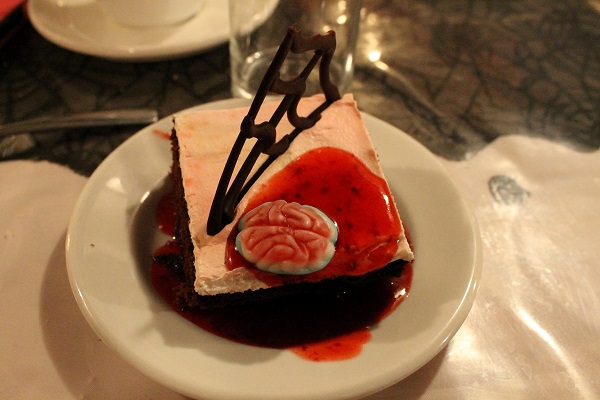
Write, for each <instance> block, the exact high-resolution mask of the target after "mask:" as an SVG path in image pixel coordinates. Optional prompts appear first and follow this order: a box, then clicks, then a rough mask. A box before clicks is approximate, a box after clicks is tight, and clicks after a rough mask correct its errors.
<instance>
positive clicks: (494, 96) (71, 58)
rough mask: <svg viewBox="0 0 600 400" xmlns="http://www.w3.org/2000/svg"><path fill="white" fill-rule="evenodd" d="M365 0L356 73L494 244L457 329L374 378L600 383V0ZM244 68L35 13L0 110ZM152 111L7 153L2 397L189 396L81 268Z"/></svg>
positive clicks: (178, 85)
mask: <svg viewBox="0 0 600 400" xmlns="http://www.w3.org/2000/svg"><path fill="white" fill-rule="evenodd" d="M363 7H364V12H363V15H362V19H361V34H360V41H359V45H358V49H357V53H356V66H355V68H356V71H355V77H354V81H353V83H352V85H351V87H350V89H349V91H351V92H353V93H354V95H355V97H356V99H357V102H358V104H359V108H360V109H361V110H363V111H365V112H367V113H369V114H371V115H374V116H376V117H378V118H380V119H382V120H384V121H387V122H389V123H391V124H392V125H394V126H396V127H397V128H399V129H401V130H402V131H404V132H406V133H408V134H409V135H411V136H412V137H414V138H415V139H416V140H418V141H419V142H420V143H422V144H423V145H425V146H426V147H427V148H428V149H429V150H430V151H431V152H432V153H434V154H435V155H436V156H437V157H438V158H439V160H440V162H442V164H443V165H444V166H445V167H446V169H447V170H448V172H449V174H450V176H451V177H452V179H453V181H454V182H455V184H456V186H457V187H458V189H459V190H460V191H461V193H463V195H464V197H465V199H466V201H467V202H468V204H469V205H470V207H471V208H472V209H473V213H474V214H475V216H476V218H477V220H478V222H479V227H480V231H481V236H482V243H483V256H484V261H483V275H482V277H481V281H480V285H479V288H478V294H477V298H476V300H475V303H474V306H473V309H472V311H471V313H470V314H469V317H468V318H467V320H466V322H465V324H464V325H463V326H462V327H461V329H460V330H459V331H458V333H457V334H456V336H455V337H454V338H453V339H452V341H450V343H449V344H448V346H447V347H446V348H445V349H444V350H443V351H442V352H441V353H440V354H439V355H438V356H436V357H435V358H434V359H433V360H431V361H430V362H429V363H428V364H426V365H425V366H424V367H422V368H421V369H420V370H418V371H417V372H415V373H414V374H413V375H411V376H409V377H408V378H406V379H404V380H403V381H401V382H399V383H397V384H395V385H394V386H392V387H390V388H387V389H385V390H383V391H381V392H379V393H376V394H373V395H372V396H371V397H370V398H371V399H396V398H408V399H441V398H476V399H479V398H504V397H507V396H510V397H513V398H524V399H525V398H526V399H537V398H540V399H541V398H544V399H547V398H557V399H558V398H560V399H563V398H581V399H593V398H600V382H599V381H598V379H597V377H598V376H600V294H599V293H600V290H598V287H600V263H599V262H598V260H599V259H600V251H599V250H598V246H597V242H598V239H600V233H599V232H600V207H599V206H598V204H597V200H598V198H599V197H600V153H599V151H598V148H599V146H600V2H598V1H597V0H587V1H583V0H566V1H562V0H561V1H558V0H550V1H546V0H521V1H503V2H491V1H484V0H412V1H403V0H397V1H386V0H379V1H377V0H365V1H364V2H363ZM0 43H1V42H0ZM228 71H229V58H228V48H227V45H226V44H222V45H219V46H217V47H214V48H211V49H208V50H205V51H202V52H199V53H197V54H192V55H188V56H185V57H182V58H179V59H171V60H164V61H154V62H124V61H120V62H117V61H111V60H106V59H101V58H96V57H91V56H86V55H82V54H77V53H74V52H71V51H69V50H66V49H62V48H60V47H58V46H56V45H55V44H53V43H51V42H49V41H47V40H46V39H44V38H43V37H42V36H41V35H40V34H39V33H38V32H36V30H35V29H34V28H33V27H32V26H31V25H30V24H28V23H26V24H25V25H24V26H22V27H21V28H20V29H19V30H18V31H17V32H16V34H15V35H14V36H12V38H11V39H10V40H9V41H7V42H6V43H4V44H3V45H2V47H0V124H2V123H7V122H12V121H17V120H22V119H27V118H33V117H40V116H53V115H65V114H69V113H73V112H79V111H92V110H105V109H114V108H125V107H150V108H155V109H156V110H158V112H159V114H160V116H161V117H166V116H169V115H171V114H172V113H174V112H176V111H179V110H182V109H185V108H188V107H191V106H194V105H198V104H202V103H206V102H210V101H214V100H219V99H225V98H229V97H230V96H231V95H230V91H229V85H230V80H229V73H228ZM138 129H139V127H124V128H115V127H111V128H101V129H93V130H92V129H80V130H71V131H56V132H52V133H46V134H33V135H32V139H33V141H34V145H33V147H32V148H31V149H29V150H27V151H25V152H22V153H18V154H14V155H11V156H9V157H5V158H3V159H2V160H1V161H0V186H1V187H2V191H1V192H0V232H1V233H2V236H1V237H0V249H1V253H2V259H1V260H0V292H1V293H0V297H1V298H2V302H3V308H4V312H3V318H2V322H0V326H1V331H2V337H3V339H2V341H1V343H0V359H1V360H2V363H1V364H2V366H1V367H0V397H2V398H90V399H96V398H97V399H113V398H114V399H118V398H157V399H158V398H160V399H167V398H182V396H180V395H178V394H177V393H174V392H171V391H170V390H168V389H166V388H164V387H162V386H160V385H158V384H157V383H155V382H152V381H151V380H149V379H148V378H146V377H145V376H143V375H142V374H141V373H139V372H137V371H136V370H134V369H133V368H131V367H130V366H129V365H127V364H126V363H125V362H124V361H122V360H121V359H120V358H119V356H118V355H116V354H114V353H113V352H112V351H111V350H110V349H108V348H107V347H106V346H105V345H104V344H103V343H102V342H101V341H99V339H98V338H97V337H96V336H95V335H94V333H93V332H92V331H91V329H90V328H89V327H88V326H87V324H86V322H85V320H84V318H83V316H82V315H81V314H80V313H79V311H78V309H77V306H76V304H75V300H74V298H73V296H72V294H71V291H70V288H69V283H68V280H67V276H66V272H65V261H64V258H65V254H64V240H65V232H66V227H67V224H68V221H69V217H70V215H71V212H72V210H73V206H74V204H75V202H76V200H77V197H78V195H79V193H80V191H81V189H82V188H83V186H84V185H85V183H86V181H87V179H88V177H89V176H90V174H91V173H92V172H93V171H94V170H95V168H96V167H97V166H98V165H99V163H100V162H102V160H103V159H104V158H105V157H106V156H107V155H108V154H109V153H110V152H112V151H113V150H114V149H115V148H116V147H117V146H119V145H120V144H121V143H122V142H123V141H124V140H126V139H127V138H128V137H130V136H131V135H132V134H133V133H135V132H136V131H137V130H138ZM0 145H1V143H0Z"/></svg>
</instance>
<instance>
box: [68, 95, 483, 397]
mask: <svg viewBox="0 0 600 400" xmlns="http://www.w3.org/2000/svg"><path fill="white" fill-rule="evenodd" d="M242 104H247V102H244V101H242V100H226V101H221V102H215V103H210V104H206V105H203V106H202V107H204V108H227V107H234V106H240V105H242ZM363 117H364V120H365V123H366V126H367V128H368V129H369V131H370V132H371V133H372V139H373V142H374V144H375V147H376V149H377V151H378V152H379V156H380V159H381V164H382V167H383V170H384V173H385V175H386V177H387V179H388V182H389V183H390V187H391V189H392V192H393V193H394V197H395V198H396V201H397V203H398V208H399V211H400V214H401V215H402V219H403V221H404V223H405V225H406V227H407V229H408V230H409V231H410V234H411V238H412V242H413V244H414V248H415V262H414V266H413V268H414V269H413V271H414V275H413V281H412V286H411V290H410V294H409V296H408V298H407V299H406V300H405V301H404V302H403V303H402V304H401V305H400V306H399V307H398V309H396V310H395V311H394V312H393V313H391V314H390V315H389V316H387V317H386V318H385V319H384V320H383V321H381V323H380V324H379V325H378V326H377V327H374V328H373V329H372V330H371V333H372V335H373V336H372V339H371V341H370V342H369V343H367V344H366V345H365V346H364V348H363V351H362V353H361V354H360V355H359V356H358V357H356V358H353V359H350V360H346V361H340V362H321V363H318V362H311V361H307V360H304V359H302V358H300V357H297V356H296V355H295V354H293V353H292V352H291V351H287V350H277V349H268V348H259V347H253V346H246V345H243V344H239V343H235V342H231V341H228V340H225V339H222V338H220V337H217V336H215V335H213V334H211V333H209V332H207V331H204V330H202V329H200V328H198V327H197V326H196V325H194V324H193V323H191V322H189V321H188V320H186V319H184V318H182V317H181V316H179V314H177V313H175V312H174V311H172V310H171V308H170V307H169V306H168V305H166V304H165V303H164V302H163V301H162V299H161V298H160V297H159V296H158V295H157V294H156V293H155V292H154V290H153V289H152V287H151V286H150V283H149V282H148V276H147V270H148V266H149V262H150V256H149V255H150V254H151V253H152V250H153V249H155V248H156V247H157V246H159V245H160V244H163V243H164V242H165V241H166V240H167V237H166V236H164V235H161V234H160V233H159V232H158V230H157V229H156V220H155V210H156V201H157V199H158V198H160V191H161V190H164V189H163V188H164V181H165V179H166V176H167V174H168V173H169V168H170V165H171V155H170V142H169V140H168V139H166V134H167V133H168V132H170V130H171V126H172V119H171V118H170V117H168V118H164V119H163V120H161V121H159V122H157V123H155V124H153V125H150V126H148V127H146V128H145V129H143V130H141V131H140V132H139V133H137V134H136V135H134V136H133V137H132V138H130V139H129V140H128V141H126V142H125V143H124V144H123V145H121V146H120V147H119V148H117V149H116V150H115V151H114V152H113V153H112V154H111V155H109V156H108V157H107V158H106V160H105V161H104V162H103V163H102V164H101V165H100V166H99V167H98V168H97V169H96V171H95V172H94V174H93V175H92V176H91V177H90V179H89V181H88V183H87V185H86V187H85V188H84V190H83V192H82V193H81V196H80V198H79V201H78V203H77V205H76V207H75V210H74V212H73V216H72V218H71V223H70V226H69V231H68V235H67V250H66V256H67V271H68V274H69V279H70V282H71V287H72V289H73V293H74V294H75V297H76V299H77V302H78V304H79V306H80V308H81V311H82V313H83V315H84V316H85V317H86V319H87V321H88V322H89V323H90V325H91V326H92V328H93V329H94V331H95V332H96V333H97V334H98V336H99V337H100V338H101V339H102V341H103V342H104V343H106V344H107V345H108V346H110V347H111V348H112V349H114V350H115V351H116V352H117V353H118V354H119V355H120V356H122V357H123V358H124V359H125V360H127V361H128V362H130V363H131V364H132V365H133V366H134V367H136V368H137V369H139V370H140V371H141V372H143V373H145V374H146V375H148V376H149V377H151V378H153V379H155V380H156V381H158V382H160V383H161V384H163V385H165V386H167V387H169V388H171V389H173V390H175V391H178V392H180V393H182V394H185V395H187V396H190V397H194V398H210V399H234V398H235V399H245V400H256V399H262V400H292V399H295V400H299V399H305V400H307V399H324V398H339V399H341V398H345V399H346V398H357V397H360V396H365V395H368V394H370V393H373V392H375V391H378V390H381V389H383V388H385V387H387V386H390V385H392V384H393V383H394V382H397V381H399V380H401V379H403V378H404V377H406V376H408V375H409V374H411V373H413V372H414V371H416V370H417V369H419V368H420V367H422V366H423V365H424V364H425V363H427V362H428V361H429V360H431V359H432V358H433V357H434V356H435V355H436V354H437V353H438V352H439V351H440V350H441V349H443V348H444V347H445V346H446V345H447V344H448V341H449V340H450V338H452V336H453V335H454V334H455V333H456V331H457V330H458V328H459V327H460V326H461V325H462V323H463V321H464V320H465V318H466V316H467V314H468V312H469V310H470V309H471V305H472V304H473V300H474V298H475V289H476V287H477V281H478V280H479V277H480V275H481V243H480V237H479V232H478V229H477V225H476V222H475V220H474V218H473V215H472V214H471V211H470V210H469V209H468V207H467V205H466V204H465V203H464V201H463V200H462V198H461V196H460V194H459V192H458V191H457V190H456V189H455V187H454V186H453V184H452V182H451V179H450V177H449V176H448V174H447V173H446V171H445V170H444V168H443V167H442V165H441V164H440V162H439V161H438V159H437V158H436V157H435V156H434V155H433V154H431V153H430V152H429V151H428V150H427V149H426V148H425V147H423V146H422V145H421V144H419V143H417V142H416V141H415V140H414V139H412V138H411V137H409V136H408V135H406V134H405V133H403V132H401V131H399V130H398V129H396V128H395V127H393V126H391V125H389V124H387V123H385V122H383V121H381V120H378V119H376V118H374V117H372V116H370V115H367V114H363Z"/></svg>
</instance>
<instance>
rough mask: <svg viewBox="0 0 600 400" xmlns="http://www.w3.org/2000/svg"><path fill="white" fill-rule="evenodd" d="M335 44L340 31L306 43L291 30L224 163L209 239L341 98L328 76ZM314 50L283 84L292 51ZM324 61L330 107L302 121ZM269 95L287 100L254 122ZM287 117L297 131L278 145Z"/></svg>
mask: <svg viewBox="0 0 600 400" xmlns="http://www.w3.org/2000/svg"><path fill="white" fill-rule="evenodd" d="M335 45H336V41H335V32H333V31H329V32H327V33H326V34H325V35H315V36H312V37H310V38H304V37H302V34H301V30H300V29H298V28H297V27H296V25H292V26H290V27H289V28H288V31H287V34H286V36H285V38H284V39H283V41H282V42H281V45H280V46H279V49H278V50H277V53H276V54H275V57H274V58H273V61H272V62H271V64H270V66H269V68H268V69H267V72H266V73H265V76H264V77H263V79H262V81H261V83H260V86H259V88H258V91H257V93H256V95H255V96H254V100H253V101H252V104H251V105H250V109H249V110H248V114H247V115H246V116H245V117H244V119H243V120H242V123H241V126H240V133H239V135H238V137H237V139H236V141H235V143H234V145H233V148H232V149H231V153H230V154H229V157H228V158H227V162H226V163H225V168H224V169H223V173H222V174H221V178H220V180H219V184H218V186H217V190H216V193H215V197H214V199H213V202H212V206H211V208H210V214H209V216H208V223H207V227H206V231H207V233H208V234H209V235H216V234H217V233H219V232H220V231H221V230H222V229H223V228H224V227H225V225H227V224H229V223H230V222H231V221H233V219H234V217H235V207H236V206H237V204H238V203H239V199H241V198H242V197H243V196H244V194H246V192H247V191H248V189H250V187H251V186H252V184H254V182H256V180H257V179H258V177H259V176H260V175H261V174H262V173H263V171H264V170H265V169H266V168H267V167H268V166H269V165H270V164H271V163H272V162H273V161H274V160H275V159H276V158H277V157H278V156H279V155H280V154H283V153H284V152H285V151H286V150H287V149H288V147H289V146H290V144H291V143H292V141H293V140H294V139H295V138H296V136H298V134H299V133H300V132H302V131H303V130H304V129H308V128H310V127H312V126H313V125H314V124H315V123H316V122H317V121H318V120H319V118H321V112H323V110H325V109H326V108H327V107H329V105H330V104H331V103H333V102H334V101H336V100H338V99H339V98H340V93H339V91H338V89H337V87H336V86H335V84H333V82H331V79H330V76H329V66H330V64H331V59H332V57H333V53H334V51H335ZM309 50H314V55H313V56H312V58H311V59H310V61H309V62H308V63H307V65H306V66H305V67H304V69H303V70H302V72H300V74H299V75H298V76H297V77H295V78H293V79H290V80H288V81H283V80H281V78H280V72H279V71H280V69H281V66H282V65H283V62H284V61H285V59H286V58H287V56H288V54H289V52H290V51H291V52H292V53H295V54H299V53H303V52H305V51H309ZM319 60H320V64H319V84H320V86H321V90H322V91H323V93H324V94H325V102H323V104H321V105H320V106H319V107H317V108H316V109H315V110H314V111H313V112H311V113H310V114H309V115H308V116H306V117H301V116H299V115H298V111H297V107H298V103H299V102H300V99H301V98H302V95H303V94H304V91H305V90H306V79H307V78H308V76H309V75H310V73H311V71H312V70H313V68H314V67H315V65H316V64H317V63H318V62H319ZM269 92H272V93H276V94H283V95H284V97H283V99H282V100H281V103H280V104H279V106H278V107H277V109H276V110H275V112H274V113H273V115H272V116H271V118H270V119H269V120H268V121H265V122H261V123H259V124H256V122H255V119H256V116H257V115H258V111H259V110H260V107H261V106H262V104H263V102H264V100H265V98H266V96H267V94H268V93H269ZM286 113H287V117H288V120H289V122H290V123H291V124H292V126H294V128H295V129H294V130H293V131H292V132H291V133H289V134H287V135H285V136H284V137H283V138H281V140H279V141H278V142H275V140H276V133H277V125H278V124H279V122H280V121H281V118H283V116H284V115H285V114H286ZM250 138H256V139H257V141H256V143H255V144H254V146H253V147H252V149H251V151H250V154H249V155H248V157H247V158H246V160H245V161H244V162H243V164H242V166H241V168H240V170H239V172H238V174H237V176H235V178H234V179H233V182H232V183H231V186H230V185H229V183H230V182H231V180H232V176H233V170H234V169H235V166H236V164H237V162H238V159H239V157H240V153H241V151H242V148H243V146H244V143H245V141H246V140H247V139H250ZM261 153H264V154H267V155H269V157H268V158H267V159H266V160H265V162H264V163H263V164H262V165H261V166H260V167H259V168H258V170H257V171H256V172H255V173H254V175H252V177H250V179H248V176H249V175H250V172H251V171H252V168H253V167H254V164H255V163H256V161H257V160H258V157H259V156H260V154H261Z"/></svg>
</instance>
